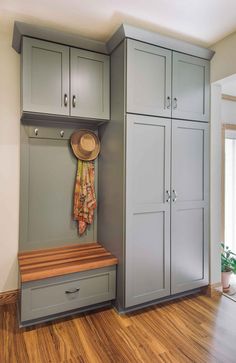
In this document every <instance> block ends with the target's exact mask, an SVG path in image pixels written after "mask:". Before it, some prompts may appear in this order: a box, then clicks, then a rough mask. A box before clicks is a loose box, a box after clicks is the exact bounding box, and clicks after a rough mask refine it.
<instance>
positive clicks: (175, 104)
mask: <svg viewBox="0 0 236 363" xmlns="http://www.w3.org/2000/svg"><path fill="white" fill-rule="evenodd" d="M176 108H177V98H176V97H175V98H174V99H173V109H174V110H176Z"/></svg>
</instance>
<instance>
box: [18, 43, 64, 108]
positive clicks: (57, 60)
mask: <svg viewBox="0 0 236 363" xmlns="http://www.w3.org/2000/svg"><path fill="white" fill-rule="evenodd" d="M22 87H23V89H22V107H23V111H28V112H41V113H48V114H58V115H69V98H68V97H69V47H66V46H62V45H59V44H55V43H50V42H44V41H41V40H38V39H31V38H23V51H22Z"/></svg>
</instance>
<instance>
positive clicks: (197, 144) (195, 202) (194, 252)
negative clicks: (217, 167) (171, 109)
mask: <svg viewBox="0 0 236 363" xmlns="http://www.w3.org/2000/svg"><path fill="white" fill-rule="evenodd" d="M172 122H173V126H172V127H173V128H172V205H171V293H172V294H175V293H179V292H182V291H187V290H191V289H194V288H198V287H201V286H205V285H207V284H208V248H209V229H208V228H209V227H208V226H209V207H208V203H209V153H208V148H209V142H208V125H207V124H205V123H201V122H191V121H177V120H174V121H172Z"/></svg>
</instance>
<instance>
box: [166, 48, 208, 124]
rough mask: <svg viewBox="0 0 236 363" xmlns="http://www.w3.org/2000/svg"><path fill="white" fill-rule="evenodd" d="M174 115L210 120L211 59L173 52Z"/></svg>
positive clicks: (176, 116) (197, 119) (183, 117)
mask: <svg viewBox="0 0 236 363" xmlns="http://www.w3.org/2000/svg"><path fill="white" fill-rule="evenodd" d="M172 77H173V78H172V79H173V82H172V85H173V90H172V92H173V101H172V117H173V118H179V119H188V120H193V121H194V120H196V121H209V84H210V65H209V61H207V60H205V59H201V58H197V57H192V56H190V55H186V54H182V53H177V52H173V75H172Z"/></svg>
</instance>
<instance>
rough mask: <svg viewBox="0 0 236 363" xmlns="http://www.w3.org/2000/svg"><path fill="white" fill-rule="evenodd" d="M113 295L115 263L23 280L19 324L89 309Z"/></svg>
mask: <svg viewBox="0 0 236 363" xmlns="http://www.w3.org/2000/svg"><path fill="white" fill-rule="evenodd" d="M115 295H116V267H115V266H109V267H104V268H100V269H95V270H88V271H83V272H77V273H73V274H67V275H64V276H57V277H50V278H47V279H43V280H37V281H29V282H25V283H22V286H21V309H20V318H21V324H22V325H23V326H24V325H32V324H33V323H34V322H37V321H38V322H39V321H47V320H51V319H52V318H53V317H54V318H55V316H59V314H62V315H65V314H66V312H70V311H73V310H77V309H80V308H83V307H85V308H86V309H87V310H88V309H89V307H91V306H94V305H95V304H98V303H104V302H106V301H110V300H112V299H114V298H115Z"/></svg>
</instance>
